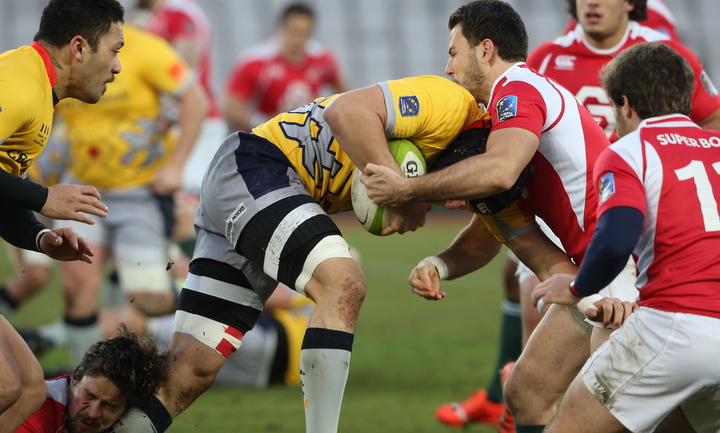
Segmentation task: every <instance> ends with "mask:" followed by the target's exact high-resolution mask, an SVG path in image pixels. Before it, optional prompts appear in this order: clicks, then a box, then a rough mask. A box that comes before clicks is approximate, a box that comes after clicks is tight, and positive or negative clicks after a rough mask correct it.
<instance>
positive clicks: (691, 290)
mask: <svg viewBox="0 0 720 433" xmlns="http://www.w3.org/2000/svg"><path fill="white" fill-rule="evenodd" d="M611 150H612V151H613V153H611V154H610V156H611V157H620V158H622V159H623V160H624V162H625V164H627V165H628V166H629V167H630V169H631V170H633V172H634V174H635V176H636V178H637V180H638V181H639V182H641V183H642V184H643V185H644V190H645V195H646V196H645V202H646V209H645V223H644V229H643V234H642V236H641V238H640V241H639V243H638V246H637V247H636V250H635V253H636V255H637V256H638V270H639V271H640V274H639V276H638V280H637V285H638V287H639V288H640V298H641V302H640V304H641V305H644V306H649V307H653V308H657V309H661V310H666V311H684V312H688V313H693V314H705V315H711V316H715V317H720V267H718V263H720V214H718V201H720V132H717V131H708V130H703V129H701V128H700V127H698V126H697V125H696V124H694V123H692V122H691V121H690V120H689V119H688V118H687V117H685V116H681V115H670V116H663V117H657V118H652V119H648V120H646V121H645V122H643V123H641V125H640V127H639V128H638V129H637V130H636V131H635V132H634V133H631V134H628V136H626V137H623V139H621V140H620V141H618V142H617V143H615V144H613V146H612V147H611ZM615 155H617V156H615ZM603 158H605V156H603ZM598 174H600V173H598ZM618 192H620V191H618Z"/></svg>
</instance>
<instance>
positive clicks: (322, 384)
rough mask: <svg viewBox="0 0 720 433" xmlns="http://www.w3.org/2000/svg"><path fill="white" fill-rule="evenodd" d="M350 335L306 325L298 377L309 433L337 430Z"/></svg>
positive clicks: (348, 367)
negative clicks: (300, 383)
mask: <svg viewBox="0 0 720 433" xmlns="http://www.w3.org/2000/svg"><path fill="white" fill-rule="evenodd" d="M352 343H353V334H350V333H348V332H342V331H333V330H331V329H324V328H308V329H307V331H305V338H304V339H303V343H302V350H301V352H300V379H301V382H302V391H303V397H304V400H305V401H304V404H305V429H306V431H307V432H309V433H336V432H337V428H338V422H339V421H340V408H341V406H342V399H343V394H344V393H345V383H346V382H347V377H348V372H349V370H350V353H351V351H352Z"/></svg>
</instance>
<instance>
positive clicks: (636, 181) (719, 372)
mask: <svg viewBox="0 0 720 433" xmlns="http://www.w3.org/2000/svg"><path fill="white" fill-rule="evenodd" d="M692 76H693V72H692V69H691V67H690V65H689V64H688V62H686V61H685V60H684V59H683V57H682V56H681V55H679V54H678V53H677V52H675V51H674V50H673V49H671V48H669V47H668V46H666V45H663V44H660V43H648V44H639V45H636V46H633V47H631V48H628V49H627V50H626V51H624V52H622V53H621V54H619V55H618V57H617V58H616V59H615V60H613V61H612V62H610V64H608V66H607V67H606V68H605V69H604V70H603V73H602V84H603V88H604V89H605V90H606V91H607V93H608V95H609V96H610V100H611V101H612V105H613V112H614V113H615V117H616V120H617V127H618V135H619V136H620V137H622V138H621V139H620V140H619V141H618V142H616V143H615V144H613V145H612V146H611V147H610V148H609V149H608V150H606V151H605V152H603V154H602V155H601V156H600V158H599V159H598V161H597V164H596V166H595V175H594V181H595V183H596V184H597V185H598V187H599V193H600V203H599V206H598V209H597V212H598V215H599V216H598V224H597V229H596V231H595V234H594V236H593V238H592V241H591V243H590V246H589V247H588V250H587V253H586V255H585V261H584V262H583V264H582V265H581V267H580V270H579V272H578V274H577V278H575V277H573V276H571V275H556V276H554V277H552V278H551V279H550V280H548V281H547V282H546V283H544V284H542V285H540V286H539V287H538V288H537V289H536V290H535V292H534V293H533V298H534V300H536V301H537V300H538V299H541V298H542V299H544V301H545V302H559V303H563V304H571V303H573V302H575V300H576V299H578V298H579V297H582V296H587V295H590V294H592V293H596V292H597V291H598V290H599V289H600V288H601V287H602V285H603V284H605V283H606V282H607V281H609V280H610V279H611V278H613V277H614V275H616V274H617V273H618V272H619V271H620V269H622V267H623V266H624V263H625V261H626V260H627V257H628V256H630V255H631V254H633V255H636V256H637V257H638V271H639V276H638V279H637V283H636V284H637V286H638V288H639V289H640V301H639V304H640V308H639V309H638V310H637V311H636V312H635V313H634V314H633V315H632V316H630V317H629V318H628V319H627V321H626V322H625V324H624V326H623V327H622V328H621V329H620V330H619V331H618V332H616V333H615V334H614V335H613V336H612V338H611V339H610V341H608V342H607V343H605V344H604V345H603V346H602V347H601V348H600V349H599V350H597V351H596V352H595V353H594V354H593V355H592V357H591V358H590V360H588V362H587V363H586V364H585V366H584V367H583V369H582V373H581V374H580V375H578V377H577V378H576V379H575V381H574V382H573V383H572V385H571V387H570V389H569V390H568V392H567V394H566V395H565V398H564V399H563V402H562V405H561V407H560V411H559V412H558V414H557V417H556V418H555V419H554V420H553V422H552V423H551V424H550V425H549V426H548V427H547V429H545V431H546V432H567V431H583V432H588V433H593V432H598V433H600V432H602V433H607V432H627V431H634V432H645V431H648V432H649V431H655V428H656V427H657V426H658V424H659V423H660V421H661V420H662V419H663V417H665V415H666V414H667V413H668V412H670V411H672V410H673V409H675V408H676V407H677V406H680V407H681V408H682V411H683V413H684V414H685V415H686V416H687V419H688V420H689V423H690V425H691V426H692V429H694V430H695V431H698V432H708V433H709V432H716V431H718V430H719V429H720V411H718V407H720V385H719V384H720V368H719V367H720V365H719V364H718V363H717V362H716V360H717V358H718V356H720V350H719V348H720V345H718V341H719V340H718V335H720V272H719V271H718V268H717V263H718V261H719V260H720V256H719V253H718V251H720V235H719V234H718V233H719V230H720V217H719V216H718V206H717V198H716V197H717V191H718V189H720V178H719V177H718V173H717V172H718V170H717V169H714V168H713V167H717V165H718V159H719V157H718V151H717V147H718V146H720V133H718V132H714V131H713V132H711V131H704V130H702V129H701V128H700V127H699V126H698V125H697V124H695V123H693V122H691V121H690V119H689V118H688V117H687V114H688V113H689V112H690V110H691V102H690V101H691V93H692V91H693V87H694V84H693V79H692ZM678 209H682V210H683V211H682V218H680V214H679V213H678ZM618 360H623V361H622V362H620V363H619V362H618ZM692 429H689V428H688V427H687V426H686V427H684V428H682V427H678V428H675V429H674V430H673V431H692Z"/></svg>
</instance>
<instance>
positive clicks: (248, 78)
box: [227, 59, 261, 99]
mask: <svg viewBox="0 0 720 433" xmlns="http://www.w3.org/2000/svg"><path fill="white" fill-rule="evenodd" d="M260 69H261V68H260V63H259V62H252V61H250V62H248V61H244V60H243V59H241V60H240V61H239V62H238V63H237V65H236V66H235V68H234V69H233V71H232V72H231V73H230V78H229V79H228V84H227V90H228V93H230V94H231V95H236V96H238V97H240V98H242V99H250V98H251V97H252V95H253V92H254V89H255V86H256V84H257V82H258V77H259V75H260Z"/></svg>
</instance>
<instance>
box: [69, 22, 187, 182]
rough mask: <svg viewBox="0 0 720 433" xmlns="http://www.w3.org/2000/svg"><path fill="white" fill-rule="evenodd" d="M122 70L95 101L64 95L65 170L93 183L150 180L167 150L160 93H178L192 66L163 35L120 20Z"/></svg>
mask: <svg viewBox="0 0 720 433" xmlns="http://www.w3.org/2000/svg"><path fill="white" fill-rule="evenodd" d="M124 30H125V46H124V47H123V49H122V50H121V51H120V54H119V57H120V62H121V64H122V72H121V73H120V74H118V75H116V77H115V81H114V82H112V83H110V84H108V89H107V92H105V95H103V97H102V98H100V101H99V102H98V103H97V104H93V105H90V104H86V103H84V102H81V101H78V100H63V101H62V102H61V103H60V104H58V107H57V110H58V114H59V115H62V118H63V120H64V121H65V131H66V132H65V133H66V136H65V138H66V140H67V141H68V142H69V144H70V153H71V163H70V164H71V165H70V167H69V169H68V171H69V173H70V174H71V175H72V176H73V177H74V178H76V179H78V180H80V181H81V182H84V183H87V184H89V185H93V186H95V187H97V188H133V187H140V186H145V185H149V184H150V183H151V182H152V180H153V178H154V175H155V173H156V171H157V170H158V169H159V168H160V167H162V166H163V165H164V164H165V163H166V162H167V159H168V157H169V153H170V152H171V151H172V148H173V144H174V142H173V141H172V140H167V139H166V136H167V133H166V132H167V123H166V122H164V121H163V119H162V116H161V112H162V103H161V96H162V95H163V94H169V95H174V96H179V95H182V93H183V92H184V91H185V90H186V89H187V87H188V86H189V85H190V84H191V83H192V80H193V79H194V77H193V74H192V71H191V69H190V68H189V67H188V65H187V64H186V63H185V62H184V61H183V60H182V58H181V57H180V56H179V55H178V54H177V53H176V52H175V51H174V50H173V48H172V47H171V46H170V44H169V43H168V42H166V41H165V40H164V39H162V38H160V37H158V36H155V35H152V34H150V33H148V32H146V31H144V30H140V29H139V28H137V27H134V26H131V25H127V24H126V25H125V26H124Z"/></svg>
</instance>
